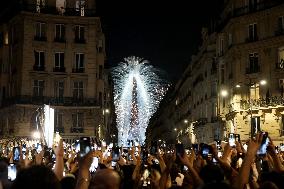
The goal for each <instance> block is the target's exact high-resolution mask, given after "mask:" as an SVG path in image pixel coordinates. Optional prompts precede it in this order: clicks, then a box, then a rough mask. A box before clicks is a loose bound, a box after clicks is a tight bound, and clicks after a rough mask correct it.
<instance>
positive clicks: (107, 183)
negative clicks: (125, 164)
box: [89, 169, 120, 189]
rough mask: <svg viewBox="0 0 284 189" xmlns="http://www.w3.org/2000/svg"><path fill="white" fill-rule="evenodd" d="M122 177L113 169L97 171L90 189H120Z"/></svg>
mask: <svg viewBox="0 0 284 189" xmlns="http://www.w3.org/2000/svg"><path fill="white" fill-rule="evenodd" d="M119 186H120V176H119V175H118V173H117V172H115V171H114V170H112V169H101V170H97V172H96V174H95V175H94V177H93V178H92V180H91V183H90V186H89V188H90V189H109V188H112V189H119Z"/></svg>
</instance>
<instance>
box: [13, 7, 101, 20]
mask: <svg viewBox="0 0 284 189" xmlns="http://www.w3.org/2000/svg"><path fill="white" fill-rule="evenodd" d="M18 8H19V9H20V10H23V11H28V12H33V13H43V14H55V15H64V16H81V10H77V9H76V8H63V9H58V8H56V7H55V6H46V5H45V6H37V5H36V4H21V5H20V6H19V7H18ZM84 16H85V17H94V16H96V11H95V9H84Z"/></svg>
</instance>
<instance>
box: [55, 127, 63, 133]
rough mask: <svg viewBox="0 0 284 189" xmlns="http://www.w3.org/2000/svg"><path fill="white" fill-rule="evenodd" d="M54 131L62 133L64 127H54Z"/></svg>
mask: <svg viewBox="0 0 284 189" xmlns="http://www.w3.org/2000/svg"><path fill="white" fill-rule="evenodd" d="M54 131H55V132H59V133H64V127H62V126H61V127H54Z"/></svg>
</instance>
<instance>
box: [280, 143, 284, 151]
mask: <svg viewBox="0 0 284 189" xmlns="http://www.w3.org/2000/svg"><path fill="white" fill-rule="evenodd" d="M280 152H284V143H280Z"/></svg>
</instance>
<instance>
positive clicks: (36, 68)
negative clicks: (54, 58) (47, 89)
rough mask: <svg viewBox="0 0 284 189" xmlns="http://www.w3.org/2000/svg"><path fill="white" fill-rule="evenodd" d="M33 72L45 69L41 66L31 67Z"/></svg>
mask: <svg viewBox="0 0 284 189" xmlns="http://www.w3.org/2000/svg"><path fill="white" fill-rule="evenodd" d="M33 70H34V71H44V70H45V67H44V66H43V65H42V66H41V65H34V66H33Z"/></svg>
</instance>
